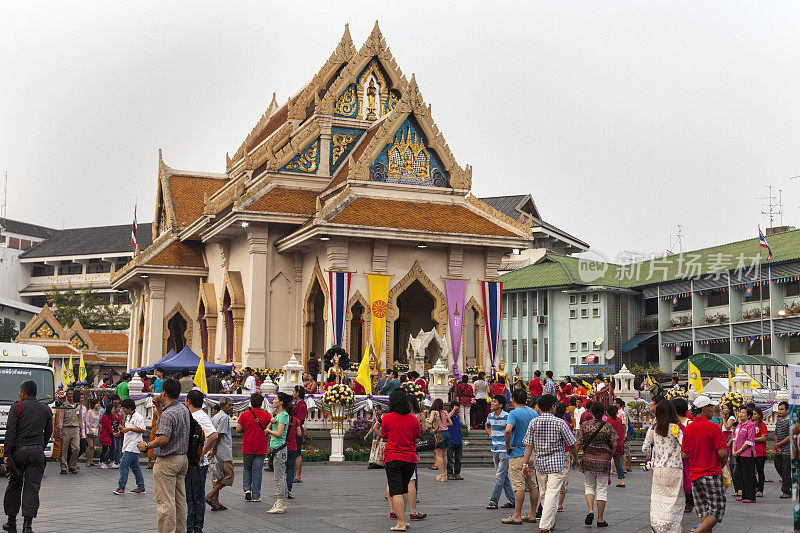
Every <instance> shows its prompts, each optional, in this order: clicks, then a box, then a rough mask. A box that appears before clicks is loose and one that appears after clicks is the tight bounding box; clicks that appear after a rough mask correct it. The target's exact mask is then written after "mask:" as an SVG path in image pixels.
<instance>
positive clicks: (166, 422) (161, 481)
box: [138, 378, 192, 533]
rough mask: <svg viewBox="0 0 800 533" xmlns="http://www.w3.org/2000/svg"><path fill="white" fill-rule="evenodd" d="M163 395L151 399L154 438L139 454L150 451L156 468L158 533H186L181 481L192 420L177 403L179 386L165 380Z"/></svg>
mask: <svg viewBox="0 0 800 533" xmlns="http://www.w3.org/2000/svg"><path fill="white" fill-rule="evenodd" d="M162 389H163V392H162V394H161V395H160V396H159V395H157V396H154V397H153V405H154V406H155V408H156V410H158V411H159V417H158V426H157V427H156V438H155V439H153V440H151V441H150V442H147V443H146V442H144V441H140V442H139V443H138V448H139V451H140V452H146V451H147V450H150V449H154V450H155V452H156V464H155V466H154V467H153V484H154V485H155V493H156V513H157V517H158V533H173V532H176V531H181V532H183V531H186V485H185V483H184V478H185V477H186V471H187V470H188V467H189V459H188V457H187V455H186V454H187V451H188V449H189V429H190V425H191V422H190V421H191V420H192V416H191V415H190V414H189V410H188V409H186V406H185V405H182V404H181V403H180V402H179V401H178V397H179V396H180V394H181V385H180V383H178V382H177V381H175V380H174V379H171V378H170V379H167V380H165V381H164V383H163V385H162Z"/></svg>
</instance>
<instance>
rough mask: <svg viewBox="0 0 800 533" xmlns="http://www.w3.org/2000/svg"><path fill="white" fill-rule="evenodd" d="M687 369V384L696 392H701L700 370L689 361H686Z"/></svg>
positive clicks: (701, 379) (701, 378)
mask: <svg viewBox="0 0 800 533" xmlns="http://www.w3.org/2000/svg"><path fill="white" fill-rule="evenodd" d="M687 363H688V370H689V379H688V381H689V385H691V386H692V388H693V389H694V391H695V392H696V393H697V394H702V392H703V377H702V376H701V375H700V370H698V368H697V367H696V366H694V364H692V362H691V361H687Z"/></svg>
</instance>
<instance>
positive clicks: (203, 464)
mask: <svg viewBox="0 0 800 533" xmlns="http://www.w3.org/2000/svg"><path fill="white" fill-rule="evenodd" d="M204 399H205V395H204V394H203V393H202V392H200V391H199V390H191V391H189V392H188V393H187V394H186V402H185V403H186V407H188V408H189V412H190V413H191V414H192V420H191V427H190V430H189V453H188V458H189V469H188V470H187V471H186V481H185V485H186V507H187V509H188V510H187V513H186V530H187V531H194V533H202V531H203V522H204V521H205V516H206V493H205V489H206V475H207V474H208V465H209V458H210V457H211V456H213V455H214V452H215V451H216V447H217V442H218V440H219V433H217V430H216V429H215V428H214V424H212V423H211V417H210V416H208V415H207V414H206V412H205V411H203V409H202V407H203V400H204Z"/></svg>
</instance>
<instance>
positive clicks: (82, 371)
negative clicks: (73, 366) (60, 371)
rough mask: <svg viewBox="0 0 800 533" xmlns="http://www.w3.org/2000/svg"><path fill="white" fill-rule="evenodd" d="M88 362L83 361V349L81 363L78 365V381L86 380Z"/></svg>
mask: <svg viewBox="0 0 800 533" xmlns="http://www.w3.org/2000/svg"><path fill="white" fill-rule="evenodd" d="M86 376H87V373H86V363H84V362H83V351H81V363H80V366H78V381H86Z"/></svg>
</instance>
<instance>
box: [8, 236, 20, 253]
mask: <svg viewBox="0 0 800 533" xmlns="http://www.w3.org/2000/svg"><path fill="white" fill-rule="evenodd" d="M8 247H9V248H13V249H15V250H19V239H18V238H16V237H9V238H8Z"/></svg>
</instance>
